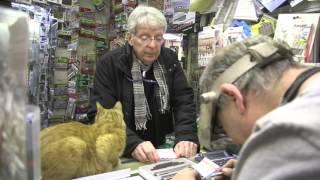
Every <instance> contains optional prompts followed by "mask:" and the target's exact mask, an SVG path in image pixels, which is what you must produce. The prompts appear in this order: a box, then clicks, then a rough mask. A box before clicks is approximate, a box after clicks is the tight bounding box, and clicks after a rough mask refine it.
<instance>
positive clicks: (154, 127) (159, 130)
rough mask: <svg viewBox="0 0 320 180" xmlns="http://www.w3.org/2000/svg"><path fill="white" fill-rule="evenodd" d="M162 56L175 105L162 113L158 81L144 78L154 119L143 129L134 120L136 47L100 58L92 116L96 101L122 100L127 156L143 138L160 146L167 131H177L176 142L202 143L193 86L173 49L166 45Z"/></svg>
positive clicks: (109, 104)
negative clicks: (158, 99)
mask: <svg viewBox="0 0 320 180" xmlns="http://www.w3.org/2000/svg"><path fill="white" fill-rule="evenodd" d="M158 59H159V61H160V64H162V65H164V67H165V68H164V69H165V77H166V82H167V85H168V89H169V93H170V107H171V109H170V111H169V112H168V113H166V114H160V112H159V111H158V106H157V104H158V103H157V101H156V99H155V96H154V84H152V83H151V84H150V83H145V82H144V86H145V94H146V97H147V101H148V103H149V106H150V109H151V113H152V119H151V120H149V121H148V122H147V128H148V129H147V130H141V131H136V128H135V123H134V122H135V121H134V99H133V85H132V76H131V67H132V48H131V47H130V46H129V45H128V44H127V45H125V46H123V47H121V48H118V49H115V50H113V51H110V52H108V53H106V54H105V55H104V56H102V58H101V59H100V60H99V61H98V62H97V66H96V74H95V79H94V86H93V90H92V94H91V108H90V110H89V113H88V117H89V118H90V119H93V118H94V116H95V113H96V108H95V102H96V101H98V102H100V103H101V104H102V105H103V106H104V107H106V108H111V107H113V105H114V104H115V102H116V101H118V100H120V101H121V103H122V107H123V114H124V120H125V122H126V125H127V145H126V148H125V152H124V155H125V156H131V153H132V151H133V150H134V149H135V147H136V146H137V145H138V144H140V143H141V142H143V141H151V142H152V144H153V145H154V146H155V147H156V148H157V147H158V146H159V145H161V144H163V143H164V140H165V135H166V134H168V133H172V132H174V135H175V144H176V143H177V142H179V141H192V142H194V143H196V144H198V147H199V141H198V137H197V125H196V108H195V104H194V101H193V90H192V88H191V87H190V86H189V85H188V83H187V80H186V77H185V75H184V72H183V70H182V68H181V65H180V63H179V61H178V60H177V56H176V54H175V53H174V52H173V51H172V50H170V49H168V48H164V47H162V49H161V53H160V56H159V58H158ZM146 78H148V79H153V80H154V76H153V70H151V71H148V72H147V77H146Z"/></svg>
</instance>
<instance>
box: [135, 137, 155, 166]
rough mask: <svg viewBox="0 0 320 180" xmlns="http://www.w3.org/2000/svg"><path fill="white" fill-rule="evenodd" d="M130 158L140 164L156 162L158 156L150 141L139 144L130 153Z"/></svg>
mask: <svg viewBox="0 0 320 180" xmlns="http://www.w3.org/2000/svg"><path fill="white" fill-rule="evenodd" d="M131 155H132V157H133V158H134V159H136V160H138V161H140V162H152V163H155V162H158V161H159V160H160V158H159V155H158V153H157V151H156V149H155V148H154V146H153V145H152V143H151V142H150V141H144V142H142V143H140V144H139V145H138V146H137V147H136V148H135V149H134V151H133V152H132V153H131Z"/></svg>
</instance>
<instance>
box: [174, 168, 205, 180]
mask: <svg viewBox="0 0 320 180" xmlns="http://www.w3.org/2000/svg"><path fill="white" fill-rule="evenodd" d="M172 180H200V175H199V173H198V172H197V171H196V170H194V169H191V168H185V169H182V170H181V171H178V172H177V174H176V175H175V176H174V177H173V178H172Z"/></svg>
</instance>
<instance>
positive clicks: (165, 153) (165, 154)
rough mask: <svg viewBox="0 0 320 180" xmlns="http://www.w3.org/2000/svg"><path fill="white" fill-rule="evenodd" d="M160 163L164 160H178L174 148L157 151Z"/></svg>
mask: <svg viewBox="0 0 320 180" xmlns="http://www.w3.org/2000/svg"><path fill="white" fill-rule="evenodd" d="M157 152H158V155H159V158H160V161H164V160H170V159H176V158H177V155H176V153H175V152H174V151H173V148H168V149H157Z"/></svg>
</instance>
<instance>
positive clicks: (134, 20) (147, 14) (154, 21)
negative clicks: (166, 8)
mask: <svg viewBox="0 0 320 180" xmlns="http://www.w3.org/2000/svg"><path fill="white" fill-rule="evenodd" d="M137 25H149V26H156V27H157V26H158V27H160V28H163V30H164V32H166V30H167V21H166V18H165V17H164V15H163V14H162V13H161V12H160V11H159V10H158V9H156V8H154V7H148V6H145V5H139V6H137V7H136V8H135V9H134V10H133V11H132V12H131V14H130V15H129V18H128V31H129V32H131V33H133V34H134V33H135V32H136V27H137Z"/></svg>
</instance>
